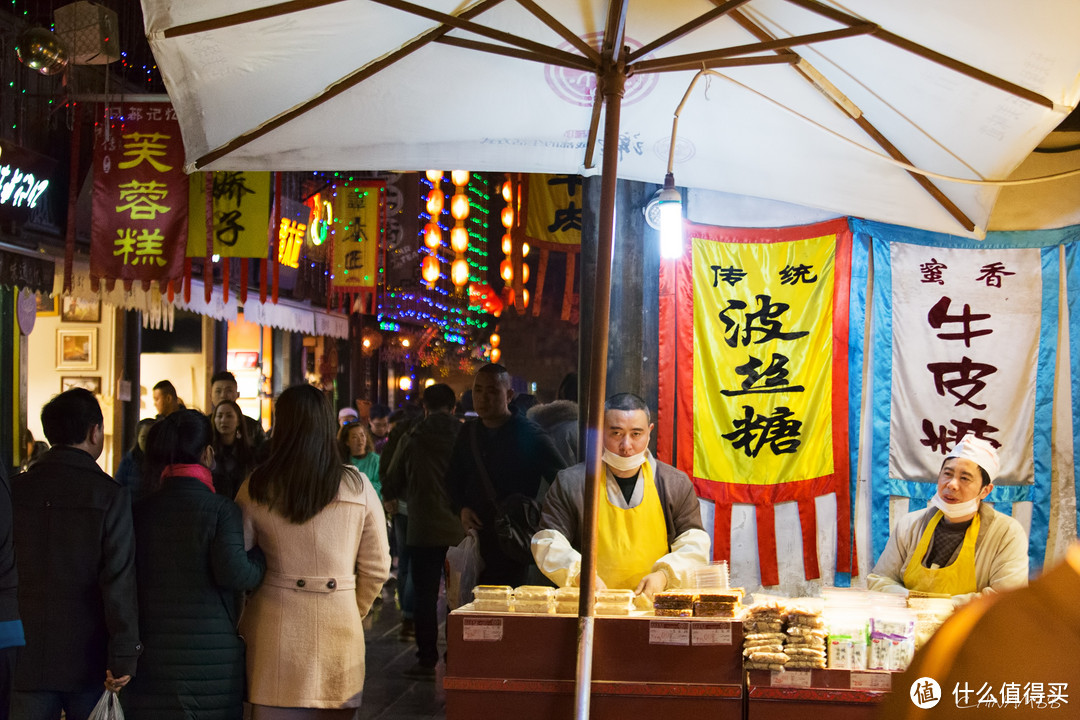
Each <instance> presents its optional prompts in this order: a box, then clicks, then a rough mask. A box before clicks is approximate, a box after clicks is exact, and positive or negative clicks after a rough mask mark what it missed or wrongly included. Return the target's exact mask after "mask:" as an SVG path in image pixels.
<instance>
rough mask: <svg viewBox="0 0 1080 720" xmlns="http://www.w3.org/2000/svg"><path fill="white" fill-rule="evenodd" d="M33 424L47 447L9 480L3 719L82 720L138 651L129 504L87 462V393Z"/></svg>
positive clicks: (70, 395)
mask: <svg viewBox="0 0 1080 720" xmlns="http://www.w3.org/2000/svg"><path fill="white" fill-rule="evenodd" d="M41 424H42V426H43V427H44V428H45V437H46V438H48V440H49V442H50V443H52V448H51V449H50V450H49V451H48V452H46V453H45V454H44V455H43V456H42V457H41V459H39V460H38V461H37V462H36V463H35V464H34V466H33V467H31V468H30V469H29V470H27V471H26V472H24V473H21V474H20V475H17V476H15V478H14V479H13V480H12V483H11V486H12V487H11V491H12V504H13V506H14V517H15V531H14V538H15V553H16V562H17V566H18V573H19V610H20V613H21V614H22V621H23V627H24V629H25V634H26V647H25V648H23V650H22V651H21V652H20V654H19V658H18V661H17V664H16V668H15V692H14V696H13V703H12V716H13V717H17V718H21V719H23V720H55V718H57V717H59V716H60V711H61V710H63V711H64V712H65V713H66V715H67V717H68V718H69V720H85V718H86V717H87V716H88V715H89V714H90V711H91V710H92V709H93V707H94V705H95V703H96V702H97V700H98V698H99V697H100V696H101V692H102V688H101V683H102V681H103V680H104V681H105V687H106V688H108V689H110V690H119V689H120V688H121V687H123V686H124V685H126V684H127V682H128V681H129V680H130V679H131V676H132V675H134V674H135V665H136V662H137V660H138V657H139V653H140V652H141V651H142V645H141V644H140V643H139V608H138V601H137V594H136V587H135V540H134V534H133V532H132V524H131V501H130V500H129V499H128V493H127V490H125V489H124V488H122V487H121V486H120V485H119V484H118V483H117V482H116V481H114V480H113V479H112V478H111V477H109V476H108V475H107V474H105V472H104V471H102V469H101V468H100V467H98V465H97V463H96V462H95V460H96V459H97V458H98V456H100V455H101V451H102V449H103V447H104V445H105V430H104V426H103V418H102V414H101V407H100V406H99V405H98V402H97V400H96V399H95V398H94V396H93V394H92V393H90V392H89V391H88V390H84V389H82V388H75V389H72V390H68V391H66V392H62V393H60V394H59V395H57V396H56V397H54V398H53V399H52V400H50V401H49V402H48V403H46V405H45V407H44V408H42V410H41Z"/></svg>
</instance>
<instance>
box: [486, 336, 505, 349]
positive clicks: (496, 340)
mask: <svg viewBox="0 0 1080 720" xmlns="http://www.w3.org/2000/svg"><path fill="white" fill-rule="evenodd" d="M501 340H502V338H500V337H499V333H491V339H490V340H489V341H488V342H490V343H491V347H493V348H496V347H499V341H501Z"/></svg>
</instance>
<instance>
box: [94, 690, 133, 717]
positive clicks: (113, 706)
mask: <svg viewBox="0 0 1080 720" xmlns="http://www.w3.org/2000/svg"><path fill="white" fill-rule="evenodd" d="M86 720H124V711H123V710H122V709H121V708H120V697H119V696H118V695H117V694H116V693H114V692H113V691H112V690H106V691H105V692H103V693H102V694H101V698H100V699H99V700H98V701H97V705H95V706H94V709H93V710H91V711H90V715H88V716H87V718H86Z"/></svg>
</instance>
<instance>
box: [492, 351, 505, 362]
mask: <svg viewBox="0 0 1080 720" xmlns="http://www.w3.org/2000/svg"><path fill="white" fill-rule="evenodd" d="M501 357H502V350H500V349H499V348H491V362H493V363H497V362H499V358H501Z"/></svg>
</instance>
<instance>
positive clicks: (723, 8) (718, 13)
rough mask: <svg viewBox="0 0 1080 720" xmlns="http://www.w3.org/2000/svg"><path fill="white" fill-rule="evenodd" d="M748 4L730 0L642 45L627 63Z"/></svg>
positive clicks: (631, 62) (748, 0) (740, 0)
mask: <svg viewBox="0 0 1080 720" xmlns="http://www.w3.org/2000/svg"><path fill="white" fill-rule="evenodd" d="M748 2H750V0H728V2H725V3H724V4H722V5H719V6H718V7H716V8H714V9H713V10H710V11H709V12H707V13H705V14H704V15H701V16H699V17H697V18H694V19H693V20H691V21H690V22H688V23H685V24H684V25H681V26H679V27H677V28H675V29H674V30H672V31H671V32H669V33H667V34H665V35H661V36H660V37H658V38H656V39H655V40H653V41H652V42H651V43H648V44H646V45H642V46H641V47H639V48H638V49H637V50H635V51H633V52H632V53H630V57H629V58H628V59H627V63H629V64H633V63H635V62H637V60H638V59H639V58H643V57H645V56H646V55H648V54H649V53H651V52H653V51H654V50H659V49H660V48H662V47H664V46H665V45H667V44H668V43H671V42H674V41H676V40H678V39H679V38H681V37H682V36H683V35H686V34H687V33H691V32H693V31H694V30H697V29H698V28H699V27H702V26H703V25H707V24H708V23H710V22H712V21H713V20H715V19H717V18H720V17H723V16H724V15H727V14H728V13H729V12H731V11H732V10H735V9H736V8H738V7H739V6H740V5H745V4H746V3H748Z"/></svg>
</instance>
